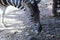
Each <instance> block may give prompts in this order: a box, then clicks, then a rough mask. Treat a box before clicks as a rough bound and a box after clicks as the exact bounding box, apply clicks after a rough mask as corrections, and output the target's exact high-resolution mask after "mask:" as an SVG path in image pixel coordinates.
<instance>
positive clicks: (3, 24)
mask: <svg viewBox="0 0 60 40" xmlns="http://www.w3.org/2000/svg"><path fill="white" fill-rule="evenodd" d="M5 10H6V8H5V9H4V10H3V13H2V27H3V28H6V25H5V23H4V15H5Z"/></svg>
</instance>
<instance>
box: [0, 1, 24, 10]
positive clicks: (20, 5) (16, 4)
mask: <svg viewBox="0 0 60 40" xmlns="http://www.w3.org/2000/svg"><path fill="white" fill-rule="evenodd" d="M22 2H23V0H0V4H1V5H4V6H9V5H12V6H15V7H17V8H20V9H25V8H24V6H23V5H22Z"/></svg>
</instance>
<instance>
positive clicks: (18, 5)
mask: <svg viewBox="0 0 60 40" xmlns="http://www.w3.org/2000/svg"><path fill="white" fill-rule="evenodd" d="M20 6H22V5H21V0H20V2H19V5H18V8H20Z"/></svg>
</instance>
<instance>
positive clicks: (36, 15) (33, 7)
mask: <svg viewBox="0 0 60 40" xmlns="http://www.w3.org/2000/svg"><path fill="white" fill-rule="evenodd" d="M24 5H25V6H27V7H28V8H29V9H30V11H31V13H32V17H34V18H33V22H34V23H35V25H36V24H38V26H37V27H38V29H37V30H38V34H39V33H40V32H41V30H42V26H41V24H40V19H39V13H40V11H39V9H38V6H37V3H36V2H35V3H34V4H31V3H24Z"/></svg>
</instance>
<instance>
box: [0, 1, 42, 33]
mask: <svg viewBox="0 0 60 40" xmlns="http://www.w3.org/2000/svg"><path fill="white" fill-rule="evenodd" d="M40 1H41V0H0V4H1V5H3V6H5V7H7V6H9V5H12V6H14V7H17V8H19V9H21V10H22V9H24V10H25V7H28V8H30V11H31V12H32V14H33V15H32V17H34V22H35V23H39V27H38V32H41V30H42V27H41V25H40V19H39V12H40V11H39V9H38V6H37V4H38V3H39V2H40ZM4 14H5V13H3V15H2V17H3V18H2V20H4ZM2 23H3V24H4V22H3V21H2ZM4 27H5V25H4Z"/></svg>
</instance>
